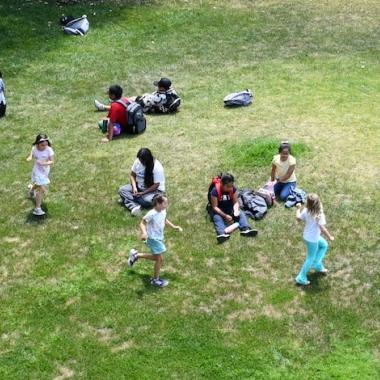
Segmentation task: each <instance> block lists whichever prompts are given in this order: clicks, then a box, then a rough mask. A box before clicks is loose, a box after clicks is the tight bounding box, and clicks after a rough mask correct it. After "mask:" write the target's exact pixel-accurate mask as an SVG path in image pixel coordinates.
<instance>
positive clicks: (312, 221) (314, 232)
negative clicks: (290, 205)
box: [301, 208, 326, 243]
mask: <svg viewBox="0 0 380 380" xmlns="http://www.w3.org/2000/svg"><path fill="white" fill-rule="evenodd" d="M301 219H302V220H303V221H304V222H305V229H304V230H303V238H304V239H305V240H306V241H308V242H310V243H317V242H318V241H319V239H320V237H321V229H320V226H324V225H326V218H325V214H324V213H323V212H322V213H321V215H320V216H319V217H318V218H315V217H314V216H312V215H310V213H309V211H308V210H307V209H306V208H305V209H303V210H302V212H301Z"/></svg>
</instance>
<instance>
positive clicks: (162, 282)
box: [150, 278, 169, 288]
mask: <svg viewBox="0 0 380 380" xmlns="http://www.w3.org/2000/svg"><path fill="white" fill-rule="evenodd" d="M150 283H151V284H152V285H153V286H157V287H158V288H164V287H165V286H168V285H169V281H168V280H163V279H162V278H152V280H151V281H150Z"/></svg>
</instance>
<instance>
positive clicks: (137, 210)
mask: <svg viewBox="0 0 380 380" xmlns="http://www.w3.org/2000/svg"><path fill="white" fill-rule="evenodd" d="M131 214H132V215H133V216H139V215H140V214H141V206H136V207H133V209H132V210H131Z"/></svg>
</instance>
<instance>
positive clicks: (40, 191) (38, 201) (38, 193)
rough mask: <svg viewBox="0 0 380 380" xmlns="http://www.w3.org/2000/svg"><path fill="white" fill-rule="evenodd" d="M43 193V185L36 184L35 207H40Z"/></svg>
mask: <svg viewBox="0 0 380 380" xmlns="http://www.w3.org/2000/svg"><path fill="white" fill-rule="evenodd" d="M44 193H45V187H44V186H36V208H41V204H42V197H43V194H44Z"/></svg>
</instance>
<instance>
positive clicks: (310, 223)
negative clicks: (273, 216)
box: [296, 194, 334, 285]
mask: <svg viewBox="0 0 380 380" xmlns="http://www.w3.org/2000/svg"><path fill="white" fill-rule="evenodd" d="M301 207H302V206H301V204H297V211H296V218H297V221H298V222H304V223H305V228H304V232H303V238H304V241H305V244H306V247H307V254H306V260H305V262H304V264H303V266H302V268H301V270H300V272H299V273H298V276H297V277H296V283H297V284H298V285H309V284H310V281H309V280H308V279H307V273H308V272H309V270H310V269H314V270H315V271H316V272H320V273H324V274H326V273H328V270H327V269H326V268H325V267H324V265H323V260H324V258H325V255H326V253H327V250H328V248H329V245H328V243H327V241H326V240H325V239H324V238H323V237H322V236H321V233H322V232H323V233H324V234H325V235H326V236H327V238H328V239H329V240H331V241H333V240H334V237H333V236H332V235H331V234H330V232H329V231H328V230H327V228H326V227H325V225H326V218H325V214H324V212H323V207H322V203H321V200H320V198H319V197H318V195H317V194H309V195H308V197H307V200H306V208H305V209H303V210H301Z"/></svg>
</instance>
